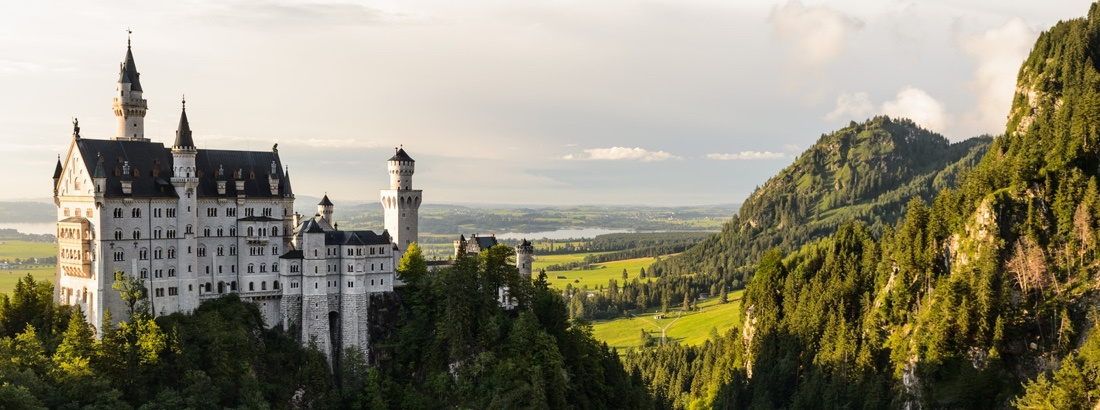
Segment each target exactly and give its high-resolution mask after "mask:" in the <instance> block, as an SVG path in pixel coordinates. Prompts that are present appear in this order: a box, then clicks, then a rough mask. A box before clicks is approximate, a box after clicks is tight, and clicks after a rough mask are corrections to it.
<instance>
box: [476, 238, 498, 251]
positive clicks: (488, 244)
mask: <svg viewBox="0 0 1100 410" xmlns="http://www.w3.org/2000/svg"><path fill="white" fill-rule="evenodd" d="M470 240H475V241H477V247H478V248H479V249H481V250H486V249H489V248H492V247H494V246H497V238H496V237H495V236H471V237H470Z"/></svg>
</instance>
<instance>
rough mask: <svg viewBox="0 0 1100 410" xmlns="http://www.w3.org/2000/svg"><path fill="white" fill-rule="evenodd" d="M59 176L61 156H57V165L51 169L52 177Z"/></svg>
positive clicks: (56, 177)
mask: <svg viewBox="0 0 1100 410" xmlns="http://www.w3.org/2000/svg"><path fill="white" fill-rule="evenodd" d="M58 178H61V157H60V156H58V157H57V167H55V168H54V169H53V179H58Z"/></svg>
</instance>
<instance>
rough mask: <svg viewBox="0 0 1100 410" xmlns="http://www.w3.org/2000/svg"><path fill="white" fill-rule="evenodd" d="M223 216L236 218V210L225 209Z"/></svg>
mask: <svg viewBox="0 0 1100 410" xmlns="http://www.w3.org/2000/svg"><path fill="white" fill-rule="evenodd" d="M225 216H237V208H226V210H225ZM230 235H232V234H230Z"/></svg>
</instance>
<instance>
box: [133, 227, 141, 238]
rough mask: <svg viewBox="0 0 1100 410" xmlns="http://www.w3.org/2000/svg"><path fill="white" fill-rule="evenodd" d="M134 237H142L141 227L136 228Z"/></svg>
mask: <svg viewBox="0 0 1100 410" xmlns="http://www.w3.org/2000/svg"><path fill="white" fill-rule="evenodd" d="M133 236H134V239H141V229H134V235H133Z"/></svg>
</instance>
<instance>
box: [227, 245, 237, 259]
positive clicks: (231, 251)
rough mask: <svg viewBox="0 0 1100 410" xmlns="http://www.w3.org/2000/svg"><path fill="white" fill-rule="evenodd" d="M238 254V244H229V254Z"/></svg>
mask: <svg viewBox="0 0 1100 410" xmlns="http://www.w3.org/2000/svg"><path fill="white" fill-rule="evenodd" d="M235 255H237V245H229V256H235Z"/></svg>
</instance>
